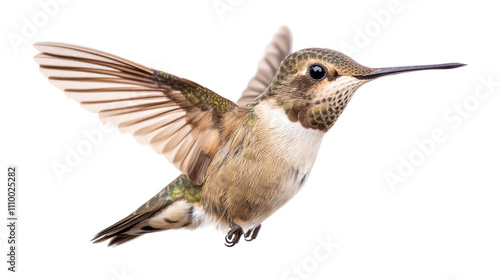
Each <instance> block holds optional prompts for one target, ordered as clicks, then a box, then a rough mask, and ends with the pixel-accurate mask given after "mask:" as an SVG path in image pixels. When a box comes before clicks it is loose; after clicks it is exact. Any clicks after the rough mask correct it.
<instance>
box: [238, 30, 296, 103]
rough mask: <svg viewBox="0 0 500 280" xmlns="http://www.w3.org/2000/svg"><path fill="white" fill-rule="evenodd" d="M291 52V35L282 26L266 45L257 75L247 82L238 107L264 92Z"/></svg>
mask: <svg viewBox="0 0 500 280" xmlns="http://www.w3.org/2000/svg"><path fill="white" fill-rule="evenodd" d="M291 51H292V33H291V32H290V29H288V27H286V26H282V27H281V28H280V29H279V30H278V32H277V33H276V34H275V35H274V37H273V39H272V41H271V43H270V44H269V45H267V48H266V53H265V54H264V57H263V58H262V59H261V60H260V61H259V65H258V69H257V73H256V74H255V76H253V78H252V79H250V81H249V82H248V85H247V88H246V89H245V90H244V91H243V93H242V95H241V97H240V99H239V100H238V105H240V106H245V105H246V104H247V103H249V102H250V101H252V100H254V99H255V98H256V97H257V96H259V95H261V93H263V92H264V90H266V88H267V87H268V86H269V85H270V84H271V82H272V81H273V78H274V75H275V74H276V72H278V69H279V66H280V63H281V61H282V60H283V59H284V58H285V57H286V56H287V55H289V54H290V52H291Z"/></svg>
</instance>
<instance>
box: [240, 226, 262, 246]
mask: <svg viewBox="0 0 500 280" xmlns="http://www.w3.org/2000/svg"><path fill="white" fill-rule="evenodd" d="M261 226H262V225H259V226H257V227H255V228H252V229H249V230H248V231H247V232H246V233H245V235H244V237H245V240H246V241H248V242H250V241H252V240H254V239H255V238H257V235H258V234H259V231H260V227H261Z"/></svg>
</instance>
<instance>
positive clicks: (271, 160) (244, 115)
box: [34, 27, 465, 247]
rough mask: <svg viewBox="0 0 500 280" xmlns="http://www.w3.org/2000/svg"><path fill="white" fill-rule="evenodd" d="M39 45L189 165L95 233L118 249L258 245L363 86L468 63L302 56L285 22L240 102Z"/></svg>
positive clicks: (84, 98) (108, 106) (54, 76)
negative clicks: (209, 240) (183, 235)
mask: <svg viewBox="0 0 500 280" xmlns="http://www.w3.org/2000/svg"><path fill="white" fill-rule="evenodd" d="M34 47H35V48H36V49H37V50H38V51H39V53H38V54H37V55H36V56H35V57H34V60H35V62H36V63H37V64H38V65H39V66H40V71H41V72H42V74H44V75H45V76H46V77H48V79H49V81H50V82H51V83H52V84H54V85H55V86H56V87H58V88H60V89H62V90H64V92H65V94H66V95H67V96H68V97H69V98H71V99H73V100H75V101H77V102H79V103H80V104H81V105H82V106H83V107H84V108H85V109H87V110H89V111H91V112H95V113H98V115H99V117H100V119H101V120H102V121H103V122H105V123H111V124H113V125H114V126H116V127H118V129H119V130H120V131H121V132H123V133H130V134H132V135H133V136H134V138H135V139H136V140H137V141H138V142H139V143H143V144H147V145H149V146H151V147H152V148H153V149H154V150H155V151H156V152H157V153H159V154H161V155H163V156H164V157H165V158H166V159H167V160H168V161H170V162H171V163H173V164H174V165H175V167H177V168H178V169H179V170H180V171H181V172H182V174H181V175H180V176H179V177H177V178H176V179H175V180H173V181H172V182H171V183H170V184H168V185H167V186H166V187H165V188H163V189H162V190H161V191H160V192H159V193H158V194H156V195H155V196H153V197H152V198H151V199H150V200H149V201H147V202H146V203H144V204H143V205H142V206H140V207H139V208H138V209H137V210H135V211H134V212H132V213H131V214H130V215H128V216H126V217H125V218H123V219H122V220H120V221H118V222H116V223H115V224H113V225H111V226H110V227H108V228H106V229H104V230H102V231H100V232H99V233H97V234H96V235H95V237H94V239H92V240H91V241H94V242H103V241H109V243H108V246H116V245H120V244H123V243H125V242H128V241H130V240H133V239H135V238H137V237H139V236H141V235H144V234H147V233H153V232H158V231H164V230H170V229H196V228H199V227H201V226H204V225H208V224H211V225H215V227H216V228H218V229H221V230H223V231H224V232H227V234H226V235H225V245H226V246H228V247H232V246H234V245H236V244H237V243H238V242H239V241H240V239H241V238H242V237H243V239H245V240H247V241H252V240H254V239H255V238H256V237H257V235H258V233H259V230H260V229H261V224H262V223H263V222H264V220H266V219H267V218H268V217H269V216H270V215H272V214H273V213H274V212H275V211H276V210H277V209H279V208H280V207H282V206H283V205H284V204H285V203H286V202H288V201H289V200H290V199H291V198H292V197H293V196H294V195H296V194H297V193H298V192H299V191H300V190H301V189H302V187H303V186H304V184H305V182H306V181H307V178H308V176H309V173H310V171H311V168H312V167H313V165H314V162H315V160H316V156H317V154H318V150H319V147H320V144H321V141H322V139H323V136H324V135H325V133H326V132H328V131H329V130H330V129H331V128H332V126H333V125H334V124H335V122H336V121H337V119H338V118H339V116H340V115H341V114H342V112H343V111H344V109H345V108H346V105H347V103H349V101H350V100H351V98H352V96H353V94H354V92H355V91H356V90H357V89H358V88H359V87H360V86H362V85H364V84H366V83H367V82H369V81H372V80H375V79H378V78H380V77H384V76H388V75H393V74H399V73H404V72H411V71H419V70H428V69H451V68H457V67H461V66H464V65H465V64H461V63H446V64H435V65H420V66H405V67H384V68H371V67H366V66H363V65H361V64H359V63H357V62H356V61H354V60H353V59H352V58H350V57H348V56H347V55H345V54H343V53H341V52H338V51H334V50H331V49H325V48H309V49H303V50H299V51H296V52H293V53H291V47H292V37H291V32H290V30H289V29H288V28H287V27H281V28H280V29H279V30H278V32H277V33H276V34H275V35H274V37H273V39H272V41H271V43H270V44H269V45H268V46H267V48H266V51H265V54H264V57H263V58H262V59H261V60H260V62H259V64H258V70H257V73H256V74H255V76H254V77H253V78H251V80H250V81H249V83H248V86H247V88H246V89H245V90H244V91H243V93H242V96H241V98H240V99H239V100H238V101H237V102H236V103H234V102H232V101H231V100H229V99H226V98H224V97H222V96H220V95H218V94H216V93H215V92H213V91H211V90H210V89H208V88H206V87H203V86H201V85H199V84H197V83H195V82H193V81H190V80H188V79H184V78H181V77H177V76H174V75H172V74H169V73H165V72H162V71H159V70H155V69H152V68H149V67H146V66H143V65H140V64H138V63H135V62H132V61H129V60H126V59H123V58H120V57H118V56H115V55H111V54H108V53H105V52H101V51H97V50H93V49H90V48H85V47H80V46H75V45H70V44H63V43H51V42H39V43H36V44H35V45H34ZM197 67H198V66H197ZM228 69H231V68H228ZM224 74H232V75H237V71H236V69H235V70H233V71H226V72H225V73H224Z"/></svg>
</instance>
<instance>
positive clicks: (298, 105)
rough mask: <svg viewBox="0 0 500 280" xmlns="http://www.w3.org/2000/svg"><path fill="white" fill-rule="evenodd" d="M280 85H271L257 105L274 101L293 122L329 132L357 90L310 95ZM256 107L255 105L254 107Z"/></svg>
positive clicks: (348, 89)
mask: <svg viewBox="0 0 500 280" xmlns="http://www.w3.org/2000/svg"><path fill="white" fill-rule="evenodd" d="M283 88H284V87H280V86H279V84H278V83H276V84H273V85H271V86H270V87H268V88H267V90H266V91H265V92H264V93H263V94H262V95H261V96H260V97H259V98H258V100H257V103H256V104H258V103H262V102H266V101H268V100H273V101H274V104H275V105H273V106H275V107H277V108H281V109H282V110H283V111H284V113H285V114H286V116H287V117H288V119H289V120H290V121H291V122H298V123H300V124H301V125H302V126H303V127H304V128H307V129H313V130H319V131H323V132H326V131H328V130H329V129H330V128H331V127H332V126H333V125H334V124H335V122H336V121H337V119H338V117H339V116H340V114H342V112H343V111H344V109H345V107H346V106H347V103H349V101H350V100H351V97H352V95H353V94H354V91H355V90H356V88H346V89H339V90H337V91H336V92H335V91H334V92H335V93H334V94H328V95H327V94H324V95H323V96H321V95H320V97H319V98H316V99H313V98H312V97H311V96H310V95H298V94H296V93H290V92H287V91H286V90H284V89H283ZM253 106H255V104H254V105H253Z"/></svg>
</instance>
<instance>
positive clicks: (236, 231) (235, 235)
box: [224, 223, 243, 247]
mask: <svg viewBox="0 0 500 280" xmlns="http://www.w3.org/2000/svg"><path fill="white" fill-rule="evenodd" d="M242 235H243V229H242V228H241V227H240V226H239V225H237V224H236V223H233V227H232V228H231V229H230V230H229V232H228V233H227V235H226V238H225V239H226V243H225V244H224V245H226V246H227V247H233V246H234V245H236V244H238V242H239V241H240V238H241V236H242Z"/></svg>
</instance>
